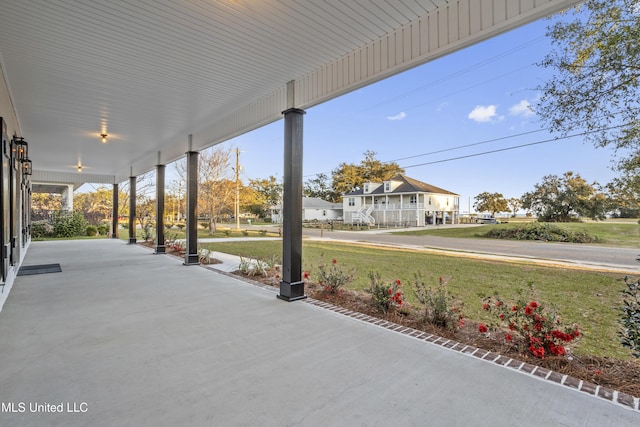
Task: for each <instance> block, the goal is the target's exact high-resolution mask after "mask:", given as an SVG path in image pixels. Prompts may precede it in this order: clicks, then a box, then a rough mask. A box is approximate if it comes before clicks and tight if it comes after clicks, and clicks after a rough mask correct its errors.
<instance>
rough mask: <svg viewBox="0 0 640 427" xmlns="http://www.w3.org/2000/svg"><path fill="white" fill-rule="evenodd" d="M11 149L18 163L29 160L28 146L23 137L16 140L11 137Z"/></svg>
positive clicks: (15, 137)
mask: <svg viewBox="0 0 640 427" xmlns="http://www.w3.org/2000/svg"><path fill="white" fill-rule="evenodd" d="M13 147H14V148H13V149H14V151H15V153H16V154H15V156H16V159H17V160H18V161H20V162H24V161H25V160H26V159H28V158H29V144H28V143H27V141H25V140H24V138H23V137H20V138H18V137H17V136H14V137H13Z"/></svg>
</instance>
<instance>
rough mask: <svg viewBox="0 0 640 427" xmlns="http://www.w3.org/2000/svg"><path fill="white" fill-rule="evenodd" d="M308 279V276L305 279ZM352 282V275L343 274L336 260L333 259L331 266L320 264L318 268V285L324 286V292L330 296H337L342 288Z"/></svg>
mask: <svg viewBox="0 0 640 427" xmlns="http://www.w3.org/2000/svg"><path fill="white" fill-rule="evenodd" d="M306 278H308V276H307V277H306ZM352 280H353V273H345V272H344V271H343V270H342V267H341V266H339V265H338V260H337V259H335V258H334V259H333V260H332V261H331V265H329V266H327V265H325V264H324V262H322V257H320V265H319V266H318V283H319V284H321V285H322V286H324V290H325V291H326V292H328V293H330V294H337V293H339V290H340V288H341V287H342V286H344V285H346V284H347V283H349V282H351V281H352Z"/></svg>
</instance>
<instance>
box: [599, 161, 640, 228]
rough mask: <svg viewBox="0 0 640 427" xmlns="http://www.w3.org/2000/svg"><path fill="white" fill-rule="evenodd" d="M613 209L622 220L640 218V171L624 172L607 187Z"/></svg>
mask: <svg viewBox="0 0 640 427" xmlns="http://www.w3.org/2000/svg"><path fill="white" fill-rule="evenodd" d="M606 188H607V192H608V194H609V198H610V200H611V207H612V209H614V210H615V211H617V212H616V213H617V215H618V216H620V217H622V218H638V217H640V170H637V171H635V172H633V171H623V174H622V175H621V176H620V177H618V178H614V179H613V180H612V181H611V182H610V183H608V184H607V185H606Z"/></svg>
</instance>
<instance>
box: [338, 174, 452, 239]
mask: <svg viewBox="0 0 640 427" xmlns="http://www.w3.org/2000/svg"><path fill="white" fill-rule="evenodd" d="M342 206H343V215H344V222H345V223H351V224H357V223H360V224H383V225H399V226H410V227H423V226H425V225H428V224H454V223H456V222H457V221H458V218H459V215H460V214H459V212H460V195H459V194H456V193H452V192H451V191H447V190H443V189H442V188H438V187H434V186H433V185H430V184H427V183H424V182H421V181H418V180H416V179H412V178H409V177H407V176H404V175H396V176H394V177H393V178H391V179H390V180H388V181H384V182H366V183H364V185H363V186H362V188H360V189H358V190H354V191H352V192H350V193H347V194H344V195H343V199H342Z"/></svg>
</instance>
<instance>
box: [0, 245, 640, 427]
mask: <svg viewBox="0 0 640 427" xmlns="http://www.w3.org/2000/svg"><path fill="white" fill-rule="evenodd" d="M51 263H59V264H60V266H61V269H62V272H60V273H49V274H41V275H34V276H19V277H17V279H16V281H15V284H14V289H13V291H12V293H11V295H10V297H9V299H8V300H7V302H6V304H5V307H4V309H3V310H2V312H0V343H2V345H0V384H2V396H1V402H2V405H3V406H2V408H3V410H2V411H0V424H1V425H25V426H45V425H46V426H50V425H64V426H87V425H91V426H113V425H135V426H163V425H185V426H186V425H188V426H191V425H274V426H282V425H299V426H307V425H308V426H316V425H324V426H344V425H434V426H437V425H448V426H449V425H478V423H479V420H486V421H487V422H489V421H490V422H491V425H497V426H512V425H516V424H517V425H522V426H528V425H531V426H539V425H576V426H577V425H598V426H617V427H620V426H632V425H638V420H639V419H640V414H639V413H638V412H637V411H633V410H630V409H629V408H628V407H624V406H622V405H620V404H616V403H613V402H610V401H607V400H605V399H602V398H598V397H595V396H592V395H590V394H588V393H585V392H582V391H577V390H575V389H573V388H571V387H569V386H567V385H560V384H558V383H556V382H553V381H551V380H543V379H542V378H540V377H538V376H536V375H532V374H531V373H527V372H524V371H519V370H516V369H514V368H513V367H506V366H502V365H501V364H499V363H498V362H492V361H491V358H485V359H481V358H479V357H478V356H477V355H476V356H473V355H471V354H469V353H470V352H465V351H464V350H460V349H455V348H454V349H450V348H447V347H452V345H447V344H446V343H445V342H444V341H439V342H436V343H433V342H429V341H430V339H429V338H427V337H425V336H424V335H416V334H412V333H411V331H410V330H409V331H407V330H406V329H407V328H403V327H396V326H393V325H392V324H391V325H386V324H384V323H382V324H376V323H373V322H371V321H368V320H367V318H366V317H364V318H363V317H362V316H358V315H354V314H351V313H348V312H347V313H340V312H335V311H332V310H328V309H326V308H325V306H323V304H322V303H320V302H318V301H314V300H311V299H307V300H305V302H302V303H299V304H287V303H285V302H283V301H281V300H279V299H277V298H275V293H276V290H274V289H271V288H263V287H260V286H256V285H254V284H250V283H248V282H245V281H243V280H240V279H238V278H235V277H232V276H229V275H226V274H221V273H217V272H214V271H211V270H209V269H207V268H204V267H185V266H183V265H182V262H181V261H180V260H178V259H174V258H172V257H168V256H162V257H159V256H154V255H152V253H151V251H150V250H149V249H147V248H144V247H141V246H139V245H126V244H125V243H123V242H122V241H120V240H109V239H104V240H90V241H52V242H33V243H32V245H31V248H30V250H29V253H28V254H27V256H26V259H25V265H40V264H51ZM431 341H433V339H431ZM487 390H491V392H490V393H487ZM523 402H526V404H523ZM45 404H49V406H45ZM38 405H40V406H38ZM58 405H62V409H63V410H62V412H52V411H50V410H49V411H47V410H46V408H49V409H51V407H52V406H55V407H56V408H57V407H59V406H58ZM20 408H24V410H23V411H21V410H20ZM32 408H33V409H34V410H32ZM38 408H39V409H38ZM480 424H482V422H480Z"/></svg>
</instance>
